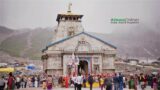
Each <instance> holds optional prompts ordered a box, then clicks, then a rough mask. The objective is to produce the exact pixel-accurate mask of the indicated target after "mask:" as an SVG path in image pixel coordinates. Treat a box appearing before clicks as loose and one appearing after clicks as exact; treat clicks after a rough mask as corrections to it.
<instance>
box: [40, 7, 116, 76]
mask: <svg viewBox="0 0 160 90" xmlns="http://www.w3.org/2000/svg"><path fill="white" fill-rule="evenodd" d="M82 17H83V15H80V14H74V13H72V12H71V9H70V6H69V8H68V11H67V13H64V14H58V15H57V19H56V21H57V22H58V25H57V27H56V29H55V30H54V33H53V41H52V42H51V44H49V45H47V46H46V47H45V48H44V49H43V50H42V53H43V54H42V60H43V68H44V71H45V72H46V73H47V74H50V75H53V74H56V73H58V74H60V75H71V74H73V73H75V74H78V73H82V74H86V75H87V74H91V73H94V74H99V73H105V72H108V73H110V72H114V71H115V67H114V61H115V58H116V51H117V49H116V47H115V46H113V45H111V44H109V43H108V42H106V41H105V40H102V39H100V38H98V37H97V36H94V35H92V34H90V33H88V32H85V31H84V28H83V26H82V23H81V20H82Z"/></svg>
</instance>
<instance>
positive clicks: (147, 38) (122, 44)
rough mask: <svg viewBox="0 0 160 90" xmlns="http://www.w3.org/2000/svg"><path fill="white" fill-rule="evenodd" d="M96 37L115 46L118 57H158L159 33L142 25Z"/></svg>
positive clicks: (159, 55)
mask: <svg viewBox="0 0 160 90" xmlns="http://www.w3.org/2000/svg"><path fill="white" fill-rule="evenodd" d="M93 34H94V33H93ZM96 35H97V34H96ZM97 36H98V37H99V38H101V39H103V40H106V41H107V42H110V43H111V44H113V45H115V46H116V47H117V49H118V55H120V56H128V57H145V58H158V57H160V40H159V39H160V31H158V30H157V29H155V30H154V29H151V28H149V27H147V26H145V25H143V24H142V25H136V26H134V27H132V28H129V29H119V30H114V32H113V33H111V34H98V35H97Z"/></svg>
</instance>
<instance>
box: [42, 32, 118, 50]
mask: <svg viewBox="0 0 160 90" xmlns="http://www.w3.org/2000/svg"><path fill="white" fill-rule="evenodd" d="M81 34H85V35H87V36H89V37H91V38H94V39H96V40H98V41H100V42H102V43H104V44H106V45H108V46H110V47H112V48H114V49H117V47H115V46H114V45H112V44H110V43H108V42H106V41H105V40H103V39H100V38H98V37H96V36H94V35H92V34H90V33H87V32H81V33H78V34H75V35H73V36H70V37H66V38H63V39H61V40H58V41H55V42H53V43H51V44H49V45H47V46H46V48H45V49H43V50H42V52H43V51H46V50H47V49H48V47H51V46H53V45H55V44H58V43H61V42H63V41H66V40H68V39H70V38H73V37H76V36H79V35H81Z"/></svg>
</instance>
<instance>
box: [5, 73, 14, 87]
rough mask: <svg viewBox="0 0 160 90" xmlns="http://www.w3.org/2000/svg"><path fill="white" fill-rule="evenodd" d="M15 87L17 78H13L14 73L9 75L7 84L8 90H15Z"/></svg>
mask: <svg viewBox="0 0 160 90" xmlns="http://www.w3.org/2000/svg"><path fill="white" fill-rule="evenodd" d="M14 85H15V78H14V77H13V75H12V73H11V72H10V73H9V77H8V82H7V88H8V90H14Z"/></svg>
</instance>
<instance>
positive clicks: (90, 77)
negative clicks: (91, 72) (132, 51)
mask: <svg viewBox="0 0 160 90" xmlns="http://www.w3.org/2000/svg"><path fill="white" fill-rule="evenodd" d="M88 82H89V83H90V84H91V83H93V77H92V76H89V77H88Z"/></svg>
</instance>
